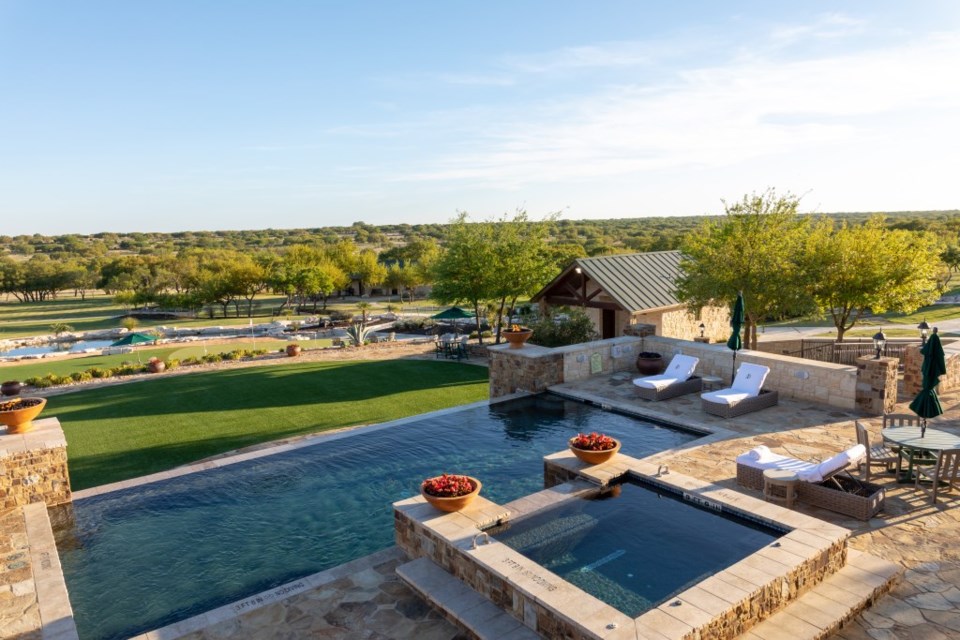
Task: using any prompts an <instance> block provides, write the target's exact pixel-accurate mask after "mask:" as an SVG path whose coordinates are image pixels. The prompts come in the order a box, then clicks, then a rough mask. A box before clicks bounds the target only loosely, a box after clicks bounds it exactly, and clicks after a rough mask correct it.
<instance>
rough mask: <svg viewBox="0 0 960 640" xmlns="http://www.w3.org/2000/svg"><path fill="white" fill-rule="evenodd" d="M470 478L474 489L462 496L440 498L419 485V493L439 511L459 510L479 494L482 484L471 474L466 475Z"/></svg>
mask: <svg viewBox="0 0 960 640" xmlns="http://www.w3.org/2000/svg"><path fill="white" fill-rule="evenodd" d="M467 477H468V478H470V482H472V483H473V486H474V489H473V491H471V492H470V493H468V494H466V495H462V496H456V497H455V498H441V497H439V496H432V495H430V494H429V493H427V492H426V491H424V490H423V486H422V485H421V487H420V495H422V496H423V497H424V499H425V500H426V501H427V502H429V503H430V504H431V505H433V507H434V508H435V509H438V510H440V511H446V512H447V513H452V512H454V511H460V510H461V509H463V508H464V507H466V506H467V505H468V504H470V503H471V502H473V499H474V498H476V497H477V496H478V495H480V487H482V486H483V485H482V484H481V483H480V481H479V480H477V479H476V478H474V477H473V476H467Z"/></svg>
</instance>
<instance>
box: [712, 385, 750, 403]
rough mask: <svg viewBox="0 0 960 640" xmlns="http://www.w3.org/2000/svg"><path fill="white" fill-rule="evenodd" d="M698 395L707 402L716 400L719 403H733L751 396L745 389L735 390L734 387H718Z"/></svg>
mask: <svg viewBox="0 0 960 640" xmlns="http://www.w3.org/2000/svg"><path fill="white" fill-rule="evenodd" d="M700 397H701V398H703V399H704V400H706V401H707V402H716V403H719V404H726V405H735V404H737V403H738V402H741V401H743V400H746V399H747V398H750V397H752V396H751V395H750V394H749V393H746V392H745V391H736V390H734V389H718V390H717V391H708V392H706V393H701V394H700Z"/></svg>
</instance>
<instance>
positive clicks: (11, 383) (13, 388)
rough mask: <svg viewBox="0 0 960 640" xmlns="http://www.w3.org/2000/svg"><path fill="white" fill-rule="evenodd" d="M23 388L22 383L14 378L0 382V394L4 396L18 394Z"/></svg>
mask: <svg viewBox="0 0 960 640" xmlns="http://www.w3.org/2000/svg"><path fill="white" fill-rule="evenodd" d="M22 389H23V383H22V382H17V381H16V380H8V381H7V382H4V383H3V384H0V394H2V395H5V396H18V395H20V391H21V390H22Z"/></svg>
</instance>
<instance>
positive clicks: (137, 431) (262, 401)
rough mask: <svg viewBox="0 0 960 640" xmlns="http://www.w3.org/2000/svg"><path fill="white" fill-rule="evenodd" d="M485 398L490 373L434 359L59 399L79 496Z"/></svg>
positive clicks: (212, 375) (249, 374)
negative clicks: (219, 457) (290, 440)
mask: <svg viewBox="0 0 960 640" xmlns="http://www.w3.org/2000/svg"><path fill="white" fill-rule="evenodd" d="M487 396H488V383H487V370H486V369H485V368H483V367H476V366H471V365H466V364H457V363H451V362H431V361H427V360H394V361H353V362H309V363H307V362H299V363H293V364H289V365H277V366H272V367H251V368H245V369H233V370H227V371H219V372H205V373H195V374H191V375H184V376H157V377H156V379H150V380H147V381H144V382H139V383H135V384H125V385H118V386H112V387H101V388H97V389H91V390H89V391H82V392H77V393H71V394H66V395H62V396H53V397H51V398H50V399H49V400H48V404H47V408H46V410H45V411H44V414H43V415H44V416H56V417H57V418H59V419H60V423H61V425H62V426H63V429H64V432H65V433H66V436H67V443H68V449H67V453H68V456H69V460H70V478H71V483H72V486H73V489H75V490H79V489H84V488H87V487H92V486H97V485H101V484H105V483H109V482H116V481H119V480H124V479H127V478H133V477H137V476H142V475H146V474H149V473H155V472H157V471H163V470H166V469H170V468H172V467H176V466H179V465H182V464H186V463H189V462H193V461H196V460H199V459H202V458H206V457H208V456H212V455H215V454H218V453H223V452H225V451H230V450H232V449H237V448H239V447H244V446H248V445H252V444H256V443H259V442H265V441H269V440H275V439H278V438H286V437H290V436H295V435H299V434H307V433H314V432H318V431H326V430H329V429H335V428H338V427H344V426H350V425H359V424H368V423H378V422H384V421H387V420H394V419H397V418H402V417H405V416H411V415H416V414H420V413H424V412H427V411H433V410H436V409H443V408H446V407H453V406H457V405H461V404H465V403H469V402H474V401H477V400H482V399H485V398H486V397H487Z"/></svg>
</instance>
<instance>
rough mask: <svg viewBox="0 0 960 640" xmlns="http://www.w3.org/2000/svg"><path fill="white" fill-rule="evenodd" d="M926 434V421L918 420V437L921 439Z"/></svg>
mask: <svg viewBox="0 0 960 640" xmlns="http://www.w3.org/2000/svg"><path fill="white" fill-rule="evenodd" d="M926 433H927V419H926V418H921V419H920V437H921V438H922V437H923V436H924V435H925V434H926Z"/></svg>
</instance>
